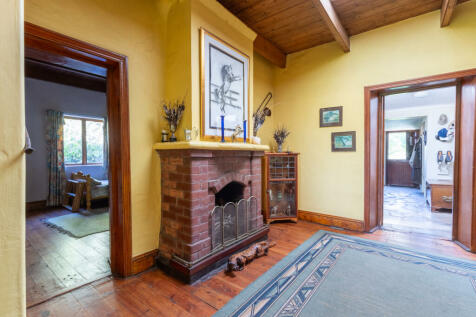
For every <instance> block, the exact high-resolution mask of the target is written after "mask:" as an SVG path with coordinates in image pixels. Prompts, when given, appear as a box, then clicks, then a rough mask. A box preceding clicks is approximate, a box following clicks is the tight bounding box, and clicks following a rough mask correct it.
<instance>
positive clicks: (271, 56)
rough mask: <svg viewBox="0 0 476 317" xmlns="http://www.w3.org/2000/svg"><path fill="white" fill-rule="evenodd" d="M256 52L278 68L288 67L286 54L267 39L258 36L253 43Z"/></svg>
mask: <svg viewBox="0 0 476 317" xmlns="http://www.w3.org/2000/svg"><path fill="white" fill-rule="evenodd" d="M253 47H254V50H255V51H256V52H257V53H259V54H260V55H261V56H263V57H264V58H266V59H267V60H269V61H270V62H271V63H273V64H275V65H276V66H278V67H281V68H285V67H286V54H285V53H283V52H282V51H281V50H280V49H279V48H277V47H276V45H274V44H273V43H271V42H270V41H269V40H267V39H266V38H264V37H262V36H261V35H259V34H258V36H257V37H256V39H255V41H254V42H253Z"/></svg>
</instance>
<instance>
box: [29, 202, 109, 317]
mask: <svg viewBox="0 0 476 317" xmlns="http://www.w3.org/2000/svg"><path fill="white" fill-rule="evenodd" d="M68 213H71V212H70V211H69V210H66V209H55V210H47V211H33V212H28V213H27V216H26V241H25V242H26V301H27V307H29V306H31V305H34V304H35V303H39V302H42V301H44V300H45V299H49V298H51V297H53V296H56V295H57V294H61V293H64V292H65V291H68V290H70V289H73V288H76V287H78V286H81V285H85V284H87V283H90V282H91V281H95V280H97V279H99V278H103V277H104V276H107V275H110V267H109V263H108V261H109V231H106V232H101V233H96V234H92V235H89V236H86V237H83V238H80V239H77V238H73V237H70V236H68V235H66V234H63V233H60V232H59V231H58V230H56V229H54V228H51V227H48V226H47V225H45V224H44V223H43V222H42V219H44V218H51V217H57V216H61V215H65V214H68ZM62 316H67V315H62Z"/></svg>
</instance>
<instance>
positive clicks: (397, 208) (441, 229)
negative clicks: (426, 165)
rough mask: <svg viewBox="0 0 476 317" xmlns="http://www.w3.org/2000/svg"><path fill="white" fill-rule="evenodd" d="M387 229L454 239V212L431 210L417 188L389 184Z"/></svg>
mask: <svg viewBox="0 0 476 317" xmlns="http://www.w3.org/2000/svg"><path fill="white" fill-rule="evenodd" d="M383 206H384V207H383V209H384V211H383V213H384V216H383V229H385V230H392V231H400V232H409V233H421V234H429V235H432V236H434V237H437V238H441V239H446V240H451V235H452V233H451V230H452V229H451V226H452V221H453V215H452V213H451V212H431V210H430V206H429V205H428V204H427V203H426V201H425V197H424V195H423V193H422V192H421V191H420V190H419V189H417V188H410V187H396V186H385V188H384V204H383Z"/></svg>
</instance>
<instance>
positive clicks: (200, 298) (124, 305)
mask: <svg viewBox="0 0 476 317" xmlns="http://www.w3.org/2000/svg"><path fill="white" fill-rule="evenodd" d="M321 229H322V230H328V231H335V232H339V233H344V234H350V235H355V236H359V237H362V238H367V239H371V240H375V241H381V242H386V243H391V244H395V245H400V246H404V247H409V248H412V249H416V250H420V251H424V252H429V253H434V254H440V255H444V256H450V257H458V258H463V259H468V260H473V261H476V254H472V253H469V252H466V251H464V250H463V249H461V248H460V247H459V246H457V245H456V244H454V243H453V242H451V241H446V240H439V239H435V238H434V237H431V236H426V235H417V234H408V233H400V232H393V231H385V230H378V231H376V232H374V233H372V234H368V233H357V232H349V231H344V230H336V229H333V228H330V227H325V226H320V225H317V224H313V223H309V222H305V221H299V222H298V223H297V224H293V223H275V224H272V225H271V231H270V234H269V236H270V239H271V240H273V241H275V242H276V246H274V247H273V248H271V249H270V252H269V255H268V256H267V257H262V258H259V259H257V260H255V261H253V262H252V263H251V264H250V265H248V266H246V267H245V269H244V270H243V271H240V272H235V273H234V274H233V275H228V274H225V273H224V272H219V273H218V274H216V275H214V276H213V277H212V278H210V279H208V280H206V281H203V282H198V283H196V284H194V285H186V284H184V283H182V282H180V281H178V280H176V279H174V278H172V277H170V276H168V275H166V274H165V273H164V272H162V271H160V270H158V269H152V270H150V271H147V272H144V273H142V274H140V275H137V276H134V277H131V278H128V279H125V280H122V279H115V278H112V277H108V278H103V279H101V280H99V281H96V282H93V283H91V284H89V285H87V286H84V287H81V288H79V289H77V290H74V291H72V292H70V293H67V294H64V295H62V296H59V297H57V298H54V299H52V300H50V301H47V302H45V303H42V304H40V305H37V306H34V307H32V308H30V309H28V311H27V315H28V316H41V317H43V316H90V317H94V316H211V315H213V313H215V312H216V310H218V309H220V308H221V307H223V305H225V304H226V303H227V302H228V301H229V300H230V299H231V298H233V297H234V296H236V295H237V294H238V293H239V292H240V291H242V290H243V289H244V288H246V287H247V286H248V285H249V284H250V283H252V282H253V281H254V280H256V279H257V278H258V277H259V276H261V275H262V274H263V273H265V272H266V271H267V270H269V269H270V268H271V267H272V266H273V265H275V264H276V263H277V262H279V261H280V260H281V259H282V258H284V257H285V256H286V255H287V254H288V253H289V252H291V251H292V250H293V249H295V248H296V247H298V246H299V245H300V244H301V243H303V242H304V241H305V240H306V239H308V238H310V237H311V236H312V235H313V234H314V233H316V232H317V231H319V230H321ZM29 260H30V261H33V260H32V259H29ZM29 283H32V282H31V281H30V282H29Z"/></svg>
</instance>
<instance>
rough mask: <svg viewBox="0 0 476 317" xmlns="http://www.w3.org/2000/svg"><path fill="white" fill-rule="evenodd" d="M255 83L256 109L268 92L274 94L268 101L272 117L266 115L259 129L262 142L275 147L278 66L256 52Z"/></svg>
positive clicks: (254, 100)
mask: <svg viewBox="0 0 476 317" xmlns="http://www.w3.org/2000/svg"><path fill="white" fill-rule="evenodd" d="M253 69H254V85H253V88H254V89H253V93H254V96H253V104H254V109H258V107H259V105H260V104H261V102H262V101H263V99H264V97H266V94H267V93H268V92H271V93H272V94H273V98H272V99H271V101H270V102H269V103H268V107H269V108H270V109H271V117H266V121H265V122H264V124H263V125H262V126H261V128H260V129H259V131H258V137H260V138H261V144H265V145H269V146H270V147H271V148H273V147H275V145H276V143H275V142H274V140H273V136H272V135H273V129H274V117H275V116H276V115H275V113H274V112H275V103H274V101H275V96H274V71H275V69H276V66H274V65H273V64H271V63H270V62H269V61H268V60H266V59H264V58H263V57H262V56H261V55H259V54H257V53H254V66H253ZM252 129H253V126H251V127H250V133H252V132H253V130H252Z"/></svg>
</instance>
